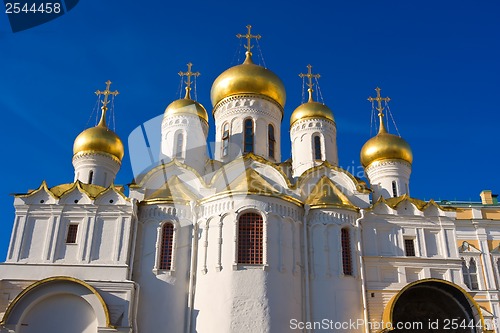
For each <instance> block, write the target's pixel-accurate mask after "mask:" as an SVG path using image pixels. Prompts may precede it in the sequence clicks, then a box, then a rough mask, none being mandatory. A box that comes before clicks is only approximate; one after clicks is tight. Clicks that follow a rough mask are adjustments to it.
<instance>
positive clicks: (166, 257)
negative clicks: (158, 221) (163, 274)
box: [158, 223, 174, 270]
mask: <svg viewBox="0 0 500 333" xmlns="http://www.w3.org/2000/svg"><path fill="white" fill-rule="evenodd" d="M173 243H174V226H173V224H172V223H165V224H164V225H163V227H162V230H161V248H160V262H159V265H158V267H159V269H162V270H170V269H171V267H172V251H173Z"/></svg>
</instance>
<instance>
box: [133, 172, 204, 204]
mask: <svg viewBox="0 0 500 333" xmlns="http://www.w3.org/2000/svg"><path fill="white" fill-rule="evenodd" d="M193 200H196V196H195V195H194V194H193V193H192V192H191V191H190V190H189V189H188V188H187V187H186V186H185V185H184V183H183V182H182V181H181V180H180V179H179V177H177V176H173V177H172V178H170V179H169V180H167V182H166V183H165V184H163V186H162V187H161V188H159V189H154V190H151V192H150V193H148V190H146V193H145V195H144V201H143V202H144V203H153V202H166V203H174V202H179V203H181V202H182V203H186V202H190V201H193Z"/></svg>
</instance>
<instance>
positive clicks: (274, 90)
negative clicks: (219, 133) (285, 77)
mask: <svg viewBox="0 0 500 333" xmlns="http://www.w3.org/2000/svg"><path fill="white" fill-rule="evenodd" d="M238 94H258V95H264V96H267V97H269V98H271V99H273V100H274V101H276V102H277V103H278V104H280V105H281V107H284V106H285V100H286V92H285V86H284V85H283V82H282V81H281V80H280V78H279V77H278V76H277V75H276V74H274V73H273V72H271V71H270V70H269V69H266V68H264V67H262V66H258V65H255V64H254V63H253V61H252V57H251V53H250V52H247V57H246V59H245V62H244V63H243V64H241V65H237V66H234V67H231V68H229V69H227V70H226V71H224V72H223V73H222V74H221V75H219V76H218V77H217V79H215V81H214V83H213V85H212V90H211V92H210V98H211V100H212V105H213V106H215V105H216V104H217V103H219V102H220V101H221V100H222V99H224V98H225V97H228V96H231V95H238Z"/></svg>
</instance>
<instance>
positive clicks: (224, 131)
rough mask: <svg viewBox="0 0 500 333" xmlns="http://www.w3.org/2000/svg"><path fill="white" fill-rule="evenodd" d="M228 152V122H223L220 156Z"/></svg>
mask: <svg viewBox="0 0 500 333" xmlns="http://www.w3.org/2000/svg"><path fill="white" fill-rule="evenodd" d="M228 153H229V124H228V123H225V124H224V125H223V126H222V156H227V154H228Z"/></svg>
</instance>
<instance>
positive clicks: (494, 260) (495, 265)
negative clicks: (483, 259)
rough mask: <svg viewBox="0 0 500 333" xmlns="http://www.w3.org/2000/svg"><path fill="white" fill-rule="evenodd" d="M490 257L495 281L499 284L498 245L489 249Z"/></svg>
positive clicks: (499, 258) (499, 256)
mask: <svg viewBox="0 0 500 333" xmlns="http://www.w3.org/2000/svg"><path fill="white" fill-rule="evenodd" d="M490 257H491V264H492V265H493V271H494V272H495V273H494V274H495V281H497V285H500V246H497V247H496V248H495V249H494V250H492V251H490Z"/></svg>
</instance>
